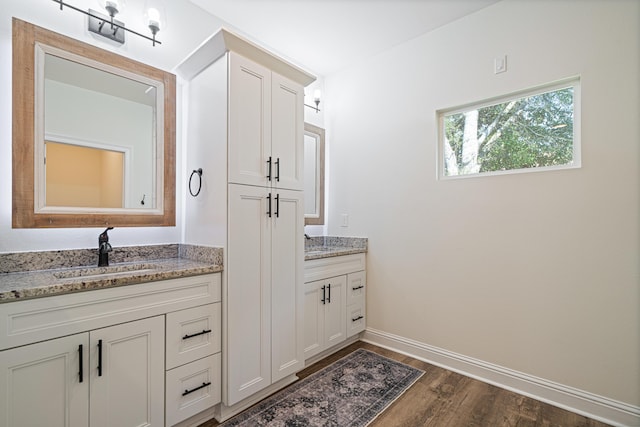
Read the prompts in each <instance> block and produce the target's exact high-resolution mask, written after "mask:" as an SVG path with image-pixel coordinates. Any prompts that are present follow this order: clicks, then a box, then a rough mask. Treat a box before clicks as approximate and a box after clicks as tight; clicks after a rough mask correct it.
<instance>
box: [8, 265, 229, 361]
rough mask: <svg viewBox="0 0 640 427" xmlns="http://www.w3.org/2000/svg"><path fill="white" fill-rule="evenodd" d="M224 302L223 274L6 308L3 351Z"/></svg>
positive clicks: (37, 301) (53, 298) (38, 300)
mask: <svg viewBox="0 0 640 427" xmlns="http://www.w3.org/2000/svg"><path fill="white" fill-rule="evenodd" d="M216 301H220V273H215V274H206V275H202V276H192V277H184V278H181V279H171V280H162V281H158V282H149V283H141V284H138V285H129V286H119V287H115V288H107V289H98V290H93V291H90V292H78V293H72V294H66V295H57V296H51V297H46V298H35V299H30V300H25V301H16V302H12V303H4V304H0V350H3V349H5V348H11V347H17V346H20V345H25V344H31V343H34V342H37V341H44V340H48V339H51V338H57V337H61V336H65V335H71V334H74V333H78V332H85V331H89V330H91V329H98V328H104V327H105V326H110V325H114V324H116V323H124V322H130V321H132V320H138V319H141V318H144V317H152V316H157V315H159V314H165V313H167V312H170V311H176V310H181V309H185V308H188V307H194V306H197V305H201V304H208V303H213V302H216Z"/></svg>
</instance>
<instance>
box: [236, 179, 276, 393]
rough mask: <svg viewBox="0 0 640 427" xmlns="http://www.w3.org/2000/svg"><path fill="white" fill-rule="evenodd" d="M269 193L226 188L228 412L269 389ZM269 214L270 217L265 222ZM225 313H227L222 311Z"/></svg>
mask: <svg viewBox="0 0 640 427" xmlns="http://www.w3.org/2000/svg"><path fill="white" fill-rule="evenodd" d="M269 195H270V193H269V190H268V189H266V188H262V187H252V186H248V185H235V184H230V185H229V196H228V198H229V202H228V203H229V214H228V218H229V219H228V230H229V236H228V244H227V265H225V269H224V272H225V274H226V275H227V295H226V297H225V298H223V304H225V305H226V321H227V322H226V326H225V327H226V338H225V340H226V341H225V344H226V345H224V344H223V349H224V351H225V355H226V357H223V363H224V364H225V366H224V367H223V375H225V374H226V378H223V383H224V384H225V386H224V389H223V401H224V403H225V404H226V405H228V406H231V405H233V404H234V403H237V402H239V401H240V400H242V399H244V398H246V397H249V396H251V395H252V394H254V393H255V392H257V391H260V390H262V389H263V388H265V387H267V386H268V385H270V384H271V284H270V278H271V249H270V245H271V237H270V236H271V223H272V217H273V212H274V211H273V209H274V208H275V203H274V200H273V198H274V196H273V195H272V197H271V207H269V199H268V196H269ZM268 212H271V217H269V216H268V214H267V213H268ZM223 312H225V310H224V309H223Z"/></svg>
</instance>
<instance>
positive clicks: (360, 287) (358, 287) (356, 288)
mask: <svg viewBox="0 0 640 427" xmlns="http://www.w3.org/2000/svg"><path fill="white" fill-rule="evenodd" d="M362 288H364V286H362V285H360V286H356V287H355V288H351V289H353V290H354V291H357V290H358V289H362Z"/></svg>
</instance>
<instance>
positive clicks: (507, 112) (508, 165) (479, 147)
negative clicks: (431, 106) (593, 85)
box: [438, 79, 580, 178]
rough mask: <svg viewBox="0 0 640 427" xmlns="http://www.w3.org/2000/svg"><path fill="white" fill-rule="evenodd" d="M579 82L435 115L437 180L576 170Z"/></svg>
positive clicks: (577, 159) (577, 157) (578, 157)
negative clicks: (438, 158) (437, 136)
mask: <svg viewBox="0 0 640 427" xmlns="http://www.w3.org/2000/svg"><path fill="white" fill-rule="evenodd" d="M579 96H580V86H579V80H577V79H573V80H571V81H565V82H563V83H561V84H555V85H553V86H545V87H543V88H538V89H537V90H533V91H528V92H520V93H517V94H515V95H511V96H507V97H503V98H500V99H494V100H491V101H486V102H482V103H476V104H473V105H467V106H465V107H460V108H455V109H449V110H443V111H439V112H438V119H439V134H440V135H439V140H440V142H439V145H440V149H441V150H440V151H441V154H440V156H439V157H440V168H439V170H440V176H441V177H444V178H446V177H453V176H461V175H476V176H477V175H479V174H496V173H505V172H506V171H509V172H512V173H513V172H525V171H532V170H548V169H559V168H572V167H579V166H580V149H579V148H580V147H579V137H578V133H577V131H578V130H579Z"/></svg>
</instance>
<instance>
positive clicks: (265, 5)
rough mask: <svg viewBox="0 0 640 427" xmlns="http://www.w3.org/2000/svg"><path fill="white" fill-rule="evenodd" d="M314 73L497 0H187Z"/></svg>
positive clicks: (335, 67) (331, 69)
mask: <svg viewBox="0 0 640 427" xmlns="http://www.w3.org/2000/svg"><path fill="white" fill-rule="evenodd" d="M189 1H190V2H191V3H193V4H195V5H197V6H199V7H201V8H202V9H204V10H205V11H207V12H209V13H210V14H212V15H214V16H215V17H217V18H219V19H221V20H222V21H225V22H226V23H228V24H229V29H233V30H236V31H237V32H239V33H240V34H242V35H244V36H245V37H247V38H249V39H251V40H252V41H254V42H257V43H259V44H260V45H262V46H264V47H266V48H269V49H270V50H273V51H274V52H276V53H278V54H279V55H281V56H283V57H285V58H286V59H289V60H290V61H292V62H294V63H295V64H297V65H299V66H301V67H303V68H306V69H307V70H309V71H311V72H312V73H315V74H318V75H321V76H327V75H329V74H331V73H334V72H337V71H339V70H341V69H343V68H345V67H347V66H348V65H350V64H351V63H353V62H355V61H358V60H360V59H363V58H367V57H369V56H373V55H375V54H377V53H379V52H382V51H384V50H387V49H389V48H391V47H393V46H395V45H398V44H400V43H403V42H405V41H407V40H410V39H412V38H415V37H417V36H419V35H421V34H424V33H426V32H429V31H432V30H434V29H436V28H438V27H441V26H443V25H446V24H448V23H449V22H452V21H455V20H457V19H459V18H461V17H463V16H465V15H469V14H471V13H473V12H476V11H478V10H480V9H482V8H485V7H487V6H489V5H491V4H493V3H496V2H497V1H499V0H189Z"/></svg>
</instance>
